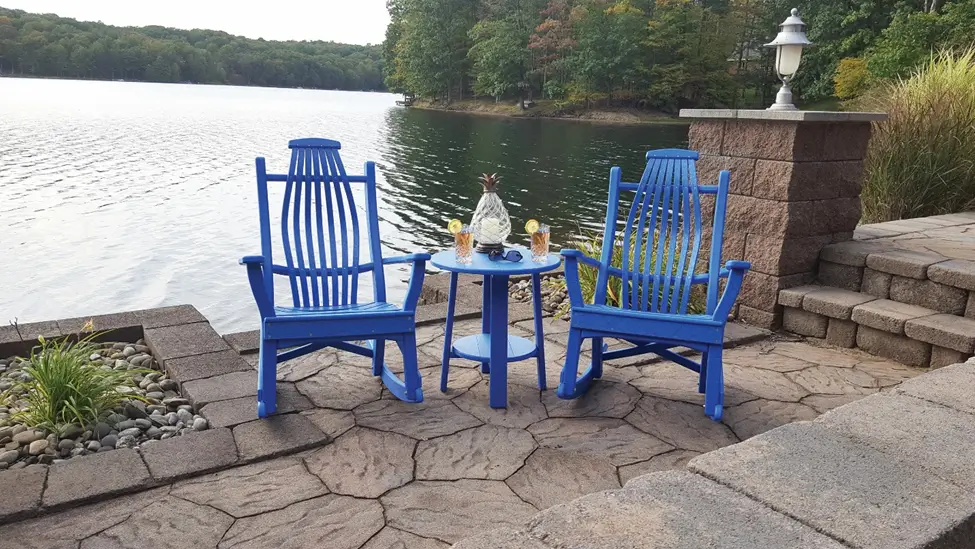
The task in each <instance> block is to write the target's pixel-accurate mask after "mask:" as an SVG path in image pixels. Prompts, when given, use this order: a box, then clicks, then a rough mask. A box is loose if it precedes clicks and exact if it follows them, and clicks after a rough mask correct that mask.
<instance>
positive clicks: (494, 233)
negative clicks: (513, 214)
mask: <svg viewBox="0 0 975 549" xmlns="http://www.w3.org/2000/svg"><path fill="white" fill-rule="evenodd" d="M478 181H480V183H481V185H482V186H483V187H484V194H482V195H481V200H480V201H478V203H477V209H476V210H474V218H473V219H471V228H472V229H473V230H474V238H475V239H476V240H477V243H478V251H482V252H483V251H486V250H489V249H502V248H503V246H504V240H505V239H506V238H508V235H509V234H511V218H510V217H509V216H508V210H507V209H505V207H504V203H502V202H501V198H500V197H499V196H498V192H497V191H498V184H499V183H500V182H501V176H499V175H498V174H496V173H494V174H483V175H481V177H479V178H478Z"/></svg>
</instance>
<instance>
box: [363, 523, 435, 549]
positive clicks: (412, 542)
mask: <svg viewBox="0 0 975 549" xmlns="http://www.w3.org/2000/svg"><path fill="white" fill-rule="evenodd" d="M448 547H450V544H449V543H444V542H442V541H439V540H435V539H429V538H421V537H420V536H418V535H416V534H411V533H409V532H404V531H402V530H397V529H396V528H392V527H390V526H387V527H385V528H383V529H382V530H380V532H379V533H378V534H376V535H375V537H373V538H372V539H371V540H369V542H368V543H366V544H365V545H363V546H362V549H447V548H448Z"/></svg>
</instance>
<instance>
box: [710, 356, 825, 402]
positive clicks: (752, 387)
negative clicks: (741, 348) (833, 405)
mask: <svg viewBox="0 0 975 549" xmlns="http://www.w3.org/2000/svg"><path fill="white" fill-rule="evenodd" d="M802 371H804V370H800V372H802ZM724 380H725V384H726V385H730V386H732V387H736V388H738V389H741V390H743V391H745V392H746V393H750V394H753V395H755V396H757V397H761V398H767V399H769V400H782V401H786V402H799V400H801V399H802V397H804V396H806V395H808V394H809V391H808V390H806V389H805V388H803V387H802V386H800V385H798V384H796V383H795V382H794V381H792V380H791V379H789V378H788V377H786V374H781V373H779V372H774V371H772V370H763V369H761V368H748V367H744V366H739V365H737V364H731V363H729V364H725V365H724ZM729 404H730V403H729Z"/></svg>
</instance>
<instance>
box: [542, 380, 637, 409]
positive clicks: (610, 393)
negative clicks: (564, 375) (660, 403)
mask: <svg viewBox="0 0 975 549" xmlns="http://www.w3.org/2000/svg"><path fill="white" fill-rule="evenodd" d="M638 400H640V391H638V390H636V389H635V388H633V387H631V386H629V385H627V384H625V383H613V382H612V381H605V380H603V381H601V382H600V383H596V384H594V385H593V386H592V388H591V389H589V391H587V392H586V394H584V395H582V396H581V397H579V398H576V399H573V400H564V399H561V398H559V397H558V396H557V395H556V394H555V390H554V388H553V390H551V391H546V392H545V394H543V395H542V402H543V403H544V404H545V408H546V409H547V410H548V415H549V416H550V417H585V416H598V417H615V418H622V417H626V414H629V413H630V412H632V411H633V408H634V407H635V406H636V403H637V401H638Z"/></svg>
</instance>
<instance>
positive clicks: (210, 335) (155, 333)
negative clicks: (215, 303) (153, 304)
mask: <svg viewBox="0 0 975 549" xmlns="http://www.w3.org/2000/svg"><path fill="white" fill-rule="evenodd" d="M145 339H146V345H148V346H149V349H151V350H152V354H153V356H155V357H156V359H157V360H159V361H161V362H166V361H167V360H170V359H173V358H182V357H186V356H192V355H200V354H204V353H215V352H217V351H227V350H230V346H229V345H227V343H226V342H225V341H224V340H223V338H221V337H220V335H219V334H218V333H217V332H216V330H214V329H213V328H212V327H211V326H210V323H209V322H195V323H193V324H177V325H174V326H166V327H163V328H146V330H145Z"/></svg>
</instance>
